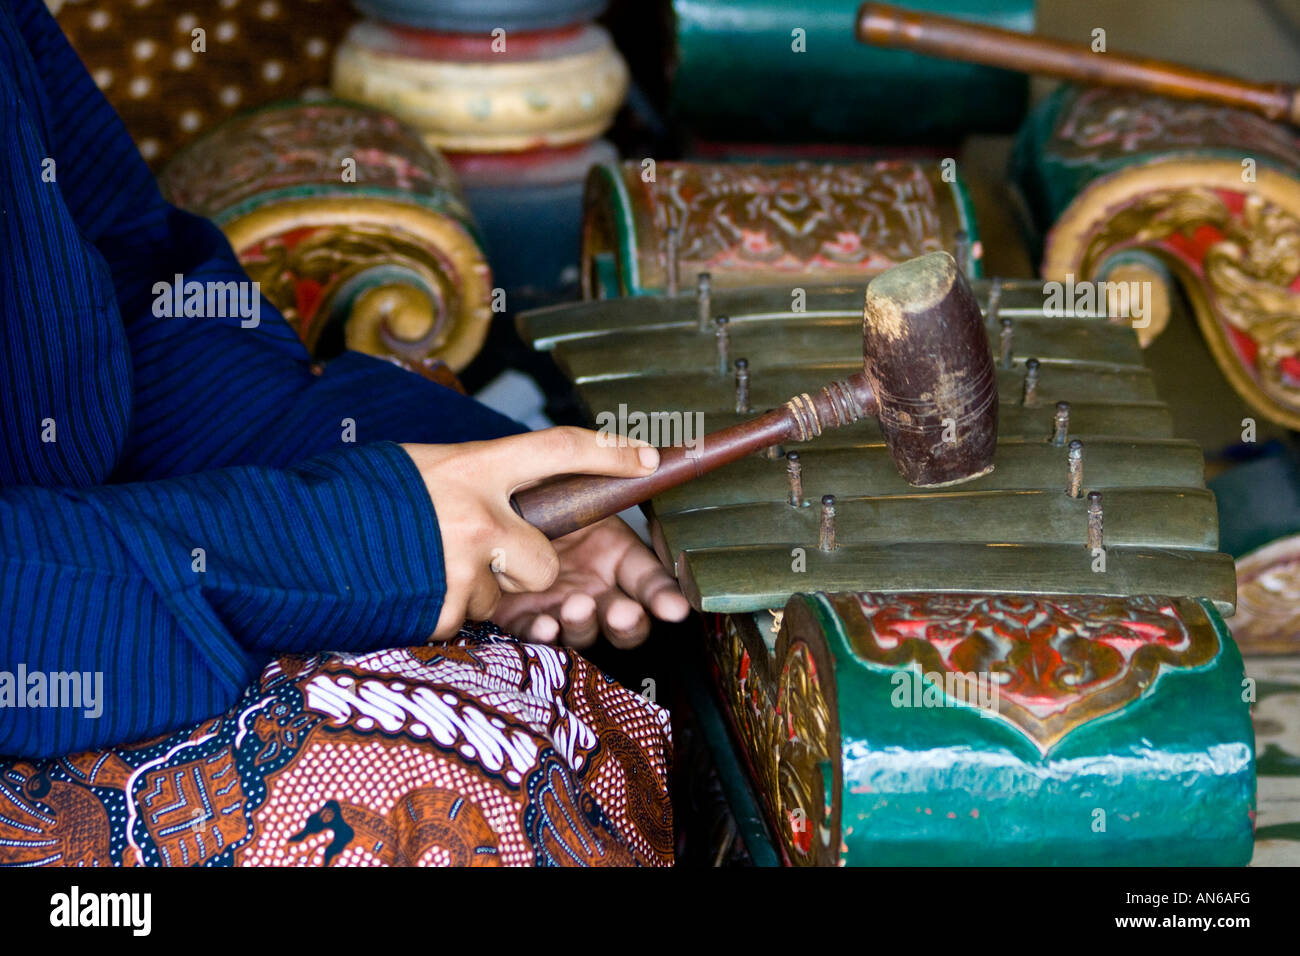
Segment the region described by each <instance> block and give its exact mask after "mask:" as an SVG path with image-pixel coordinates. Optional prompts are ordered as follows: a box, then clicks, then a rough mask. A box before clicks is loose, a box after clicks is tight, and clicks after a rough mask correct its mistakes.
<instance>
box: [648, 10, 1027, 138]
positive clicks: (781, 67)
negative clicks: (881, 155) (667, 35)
mask: <svg viewBox="0 0 1300 956" xmlns="http://www.w3.org/2000/svg"><path fill="white" fill-rule="evenodd" d="M858 5H859V3H858V0H803V2H801V3H799V4H791V3H790V2H788V0H726V2H723V0H674V3H673V13H674V16H675V36H676V43H677V50H676V54H677V56H676V59H677V63H676V66H675V70H674V73H673V85H672V107H673V111H674V112H675V114H676V116H677V118H678V119H680V120H682V121H684V122H685V123H686V124H687V125H688V126H689V127H690V128H691V129H693V130H694V132H695V133H696V134H697V135H699V136H701V137H704V138H706V139H712V140H727V139H731V140H740V141H745V142H758V141H769V142H807V141H813V142H827V141H838V142H854V143H857V142H865V143H879V144H887V145H895V146H896V145H898V144H899V143H900V142H934V141H952V140H956V139H959V138H960V137H961V136H962V135H963V134H965V133H967V132H971V131H986V132H1009V131H1010V130H1012V129H1014V128H1015V125H1016V123H1017V122H1019V119H1020V117H1021V115H1022V114H1023V112H1024V108H1025V102H1026V96H1027V91H1028V83H1027V80H1026V78H1025V77H1024V76H1022V75H1018V74H1013V73H1008V72H1006V71H1002V70H994V69H991V68H988V67H981V66H974V65H971V64H966V63H959V62H956V61H952V60H941V59H935V58H932V57H926V56H920V55H917V54H914V53H910V52H907V51H903V50H883V49H879V48H876V47H870V46H866V45H864V44H861V43H859V42H858V41H857V39H856V38H855V36H854V24H855V21H856V13H857V9H858ZM902 5H904V6H908V7H911V8H913V9H921V10H929V11H931V12H934V13H941V14H945V15H948V16H957V17H964V18H967V19H971V20H975V21H978V22H982V23H986V24H991V25H994V26H1000V27H1004V28H1008V29H1013V30H1021V31H1025V32H1029V31H1032V30H1033V27H1034V7H1033V2H1032V0H924V2H918V0H902ZM795 29H801V30H803V31H804V36H803V38H804V40H805V49H806V52H803V53H796V52H794V50H793V49H792V44H793V43H794V36H793V33H792V31H794V30H795Z"/></svg>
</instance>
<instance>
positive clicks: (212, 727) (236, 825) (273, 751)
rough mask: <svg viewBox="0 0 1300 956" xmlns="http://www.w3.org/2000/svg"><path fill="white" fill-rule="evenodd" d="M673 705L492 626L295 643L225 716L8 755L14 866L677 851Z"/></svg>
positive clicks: (5, 832)
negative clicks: (428, 640)
mask: <svg viewBox="0 0 1300 956" xmlns="http://www.w3.org/2000/svg"><path fill="white" fill-rule="evenodd" d="M671 746H672V738H671V729H670V725H669V718H668V712H667V711H665V710H664V709H662V708H660V707H658V706H656V705H655V704H654V703H652V702H651V701H649V700H647V699H645V698H643V697H641V696H638V695H637V694H635V693H633V692H632V691H630V690H627V689H626V688H623V687H621V686H620V685H618V684H616V683H615V682H613V681H612V680H611V679H610V678H608V677H606V676H605V675H603V674H602V673H601V672H600V671H599V670H598V669H596V668H595V667H593V666H592V665H591V664H589V663H587V662H586V661H585V660H583V659H582V657H580V656H579V655H578V654H577V653H575V652H573V651H569V650H566V649H557V648H553V647H549V646H542V645H535V644H526V643H523V642H520V641H517V640H515V639H514V638H512V637H510V636H508V635H505V634H503V633H502V632H500V631H499V630H497V629H496V628H494V627H493V626H492V625H475V626H473V627H469V626H467V627H466V628H465V629H464V630H462V632H461V634H460V637H459V638H458V639H457V640H456V641H455V642H452V643H447V644H430V645H427V646H422V647H411V648H402V649H396V650H388V651H381V652H375V653H366V654H321V655H315V656H298V655H295V656H282V657H279V658H277V659H276V660H275V661H273V662H272V663H271V664H270V665H268V666H267V667H266V669H265V670H264V671H263V672H262V674H261V676H260V678H259V680H258V681H257V682H256V683H255V684H254V685H253V686H252V687H250V688H249V690H248V691H247V693H246V694H245V695H244V696H243V698H242V699H241V700H240V701H239V702H238V704H237V705H236V706H235V707H233V708H232V709H231V710H230V711H228V712H227V713H225V714H223V715H221V716H219V717H215V718H213V719H211V720H206V721H203V722H201V723H199V724H196V725H193V726H191V727H188V728H186V729H184V730H180V731H177V732H175V733H171V734H167V735H165V736H162V737H157V738H154V739H152V740H148V741H144V742H142V743H137V744H133V745H130V746H124V747H115V748H113V749H111V750H104V751H99V752H87V753H81V754H77V755H75V756H71V757H63V758H59V759H53V760H39V761H32V760H8V761H0V865H6V866H42V865H57V866H77V865H124V866H139V865H144V866H159V865H161V866H178V865H183V866H184V865H187V866H195V865H204V866H268V865H271V866H379V865H433V866H509V865H525V866H526V865H537V866H575V865H576V866H584V865H639V864H648V865H667V864H670V863H671V862H672V852H673V842H672V841H673V829H672V808H671V804H670V803H669V799H668V786H667V774H668V762H669V760H670V754H671Z"/></svg>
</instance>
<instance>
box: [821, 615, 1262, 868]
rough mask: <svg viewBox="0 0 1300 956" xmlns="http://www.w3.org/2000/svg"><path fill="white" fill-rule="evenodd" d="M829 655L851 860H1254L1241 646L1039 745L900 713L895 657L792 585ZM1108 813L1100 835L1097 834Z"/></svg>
mask: <svg viewBox="0 0 1300 956" xmlns="http://www.w3.org/2000/svg"><path fill="white" fill-rule="evenodd" d="M796 600H799V601H809V602H810V603H811V604H812V607H813V610H814V613H815V614H816V615H817V617H818V619H819V620H820V621H821V624H822V627H823V629H824V634H825V636H826V640H827V642H828V644H829V646H830V649H831V652H832V654H833V655H834V657H835V681H836V684H837V696H838V699H839V701H840V706H839V722H840V734H841V742H842V764H843V771H844V785H843V788H842V791H841V797H842V801H843V810H842V815H841V823H842V831H843V836H842V839H843V844H844V846H845V847H846V848H847V849H846V851H845V852H844V854H843V855H844V858H845V860H846V862H848V863H850V864H858V865H876V866H917V865H925V866H929V865H932V866H945V865H951V866H970V865H985V866H1002V865H1018V866H1034V865H1041V866H1050V865H1083V866H1089V865H1097V866H1125V865H1128V866H1157V865H1158V866H1239V865H1243V864H1245V863H1246V862H1248V861H1249V860H1250V856H1251V840H1252V832H1251V813H1252V812H1253V810H1254V803H1255V766H1254V733H1253V730H1252V727H1251V720H1250V709H1249V705H1248V704H1246V703H1245V702H1244V701H1243V700H1242V680H1243V675H1244V671H1243V665H1242V659H1241V655H1240V653H1239V652H1238V650H1237V647H1236V645H1235V644H1234V643H1233V640H1232V637H1231V636H1230V635H1229V633H1228V630H1227V628H1226V627H1225V626H1224V624H1223V622H1222V620H1221V619H1220V618H1219V617H1218V615H1217V614H1216V613H1215V611H1214V609H1213V608H1212V607H1211V606H1210V605H1209V604H1208V603H1207V602H1201V604H1202V607H1203V608H1204V610H1205V612H1206V613H1207V614H1208V615H1209V616H1210V618H1211V620H1212V621H1213V624H1214V627H1215V631H1216V633H1217V635H1218V637H1219V642H1220V651H1219V653H1218V655H1217V656H1216V657H1215V658H1214V659H1213V660H1212V661H1211V662H1210V663H1208V664H1207V665H1205V666H1203V667H1201V668H1199V669H1195V670H1190V669H1189V670H1185V671H1166V672H1164V673H1162V674H1161V675H1160V676H1159V677H1158V678H1157V679H1156V681H1155V682H1154V683H1153V684H1152V685H1151V686H1149V687H1147V688H1146V689H1145V690H1144V691H1143V692H1142V694H1141V696H1140V697H1139V698H1137V699H1136V700H1134V701H1133V702H1131V703H1130V704H1128V705H1126V706H1125V707H1123V708H1122V709H1121V710H1119V711H1117V712H1115V713H1112V714H1110V715H1107V716H1105V717H1102V718H1100V719H1096V720H1093V721H1091V722H1090V723H1087V724H1084V725H1082V726H1080V727H1078V728H1076V729H1075V730H1074V731H1073V732H1071V733H1069V734H1068V735H1067V736H1065V737H1064V738H1063V739H1062V740H1061V741H1059V742H1058V743H1057V744H1056V745H1055V747H1053V748H1052V749H1050V750H1049V751H1048V752H1047V754H1046V755H1042V754H1040V752H1039V750H1038V749H1037V747H1036V746H1035V745H1034V744H1033V743H1032V742H1031V741H1030V740H1029V739H1028V738H1027V737H1025V736H1024V734H1022V733H1021V732H1020V731H1018V730H1017V729H1016V728H1014V727H1012V726H1010V725H1008V724H1006V723H1003V722H1002V721H1000V720H997V719H992V718H987V717H981V716H980V715H979V714H978V713H977V712H975V711H974V710H972V709H969V708H962V707H930V708H910V709H900V708H897V707H894V706H893V705H892V703H891V694H892V692H893V691H894V687H895V685H894V683H893V682H892V680H891V677H892V674H893V673H894V671H895V669H894V668H889V667H885V666H882V665H873V664H869V663H867V662H866V661H863V660H862V659H860V658H859V657H857V655H856V654H855V653H854V651H853V649H852V647H851V645H850V644H849V642H848V640H847V638H846V636H845V634H844V632H843V629H842V627H841V625H840V622H839V621H838V619H837V617H836V615H835V614H834V613H833V610H832V608H831V606H830V604H829V603H828V602H827V601H826V599H825V597H824V596H821V595H815V596H813V597H811V598H810V597H808V596H806V595H800V596H799V597H797V598H796ZM1098 810H1101V811H1104V813H1105V825H1106V829H1105V832H1097V831H1096V830H1095V829H1094V821H1096V820H1097V819H1098V817H1097V811H1098Z"/></svg>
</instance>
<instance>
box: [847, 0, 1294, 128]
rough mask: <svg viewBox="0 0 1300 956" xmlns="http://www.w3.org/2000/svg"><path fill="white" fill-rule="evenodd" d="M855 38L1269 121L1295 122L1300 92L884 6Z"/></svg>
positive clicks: (873, 7) (873, 10)
mask: <svg viewBox="0 0 1300 956" xmlns="http://www.w3.org/2000/svg"><path fill="white" fill-rule="evenodd" d="M857 37H858V40H860V41H861V42H862V43H867V44H871V45H872V46H881V47H893V48H897V49H902V50H911V51H913V52H915V53H924V54H928V55H930V56H937V57H943V58H945V59H950V60H962V61H965V62H968V63H981V64H983V65H985V66H995V67H1001V68H1002V69H1006V70H1018V71H1020V72H1023V73H1037V74H1043V75H1045V76H1054V77H1056V78H1058V79H1062V80H1070V81H1073V82H1076V83H1088V84H1094V85H1101V86H1121V87H1128V88H1131V89H1135V90H1141V91H1143V92H1146V93H1157V94H1160V95H1162V96H1173V97H1178V98H1180V99H1190V100H1204V101H1206V102H1210V103H1219V104H1222V105H1224V106H1235V107H1239V108H1241V109H1247V110H1252V111H1254V112H1256V113H1258V114H1260V115H1261V116H1264V117H1266V118H1268V119H1271V120H1285V121H1287V122H1290V123H1292V124H1300V93H1297V91H1296V90H1295V89H1294V88H1292V87H1287V86H1284V85H1282V84H1278V83H1272V84H1270V83H1252V82H1249V81H1247V80H1241V79H1238V78H1236V77H1232V76H1224V75H1222V74H1218V73H1209V72H1205V71H1203V70H1194V69H1192V68H1191V67H1187V66H1181V65H1179V64H1177V63H1168V62H1165V61H1162V60H1148V59H1143V58H1141V57H1136V56H1128V55H1125V54H1123V53H1094V52H1093V51H1092V50H1091V49H1090V48H1089V47H1088V46H1086V45H1083V44H1074V43H1065V42H1063V41H1060V40H1049V39H1046V38H1044V37H1037V36H1032V35H1029V34H1024V33H1017V32H1015V31H1014V30H1003V29H999V28H997V27H990V26H983V25H980V24H975V23H970V22H968V21H965V20H957V19H953V18H951V17H941V16H935V15H934V14H928V13H917V12H915V11H912V10H904V9H902V8H899V7H894V6H889V5H887V4H883V3H864V4H863V5H862V6H861V7H859V8H858V26H857Z"/></svg>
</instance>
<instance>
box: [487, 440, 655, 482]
mask: <svg viewBox="0 0 1300 956" xmlns="http://www.w3.org/2000/svg"><path fill="white" fill-rule="evenodd" d="M492 454H493V455H495V456H498V468H499V472H498V474H500V475H501V476H502V478H503V479H504V480H505V483H506V487H507V488H508V489H509V490H510V492H512V493H513V492H514V491H515V490H516V489H518V488H519V487H520V486H522V485H524V484H527V483H529V482H533V481H539V480H541V479H543V478H550V477H552V476H554V475H610V476H613V477H616V478H640V477H643V476H644V475H648V474H650V473H652V472H653V471H654V470H655V469H656V468H657V467H659V452H658V450H657V449H655V448H653V447H652V446H650V445H647V444H645V443H644V442H636V441H634V440H633V439H627V438H619V439H617V440H615V439H611V438H608V437H606V436H603V435H601V434H599V433H597V432H594V431H591V430H589V429H586V428H571V427H567V426H566V427H561V428H544V429H542V430H541V431H535V432H528V433H526V434H523V435H512V436H510V437H508V438H502V439H499V440H497V441H495V442H492Z"/></svg>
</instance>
